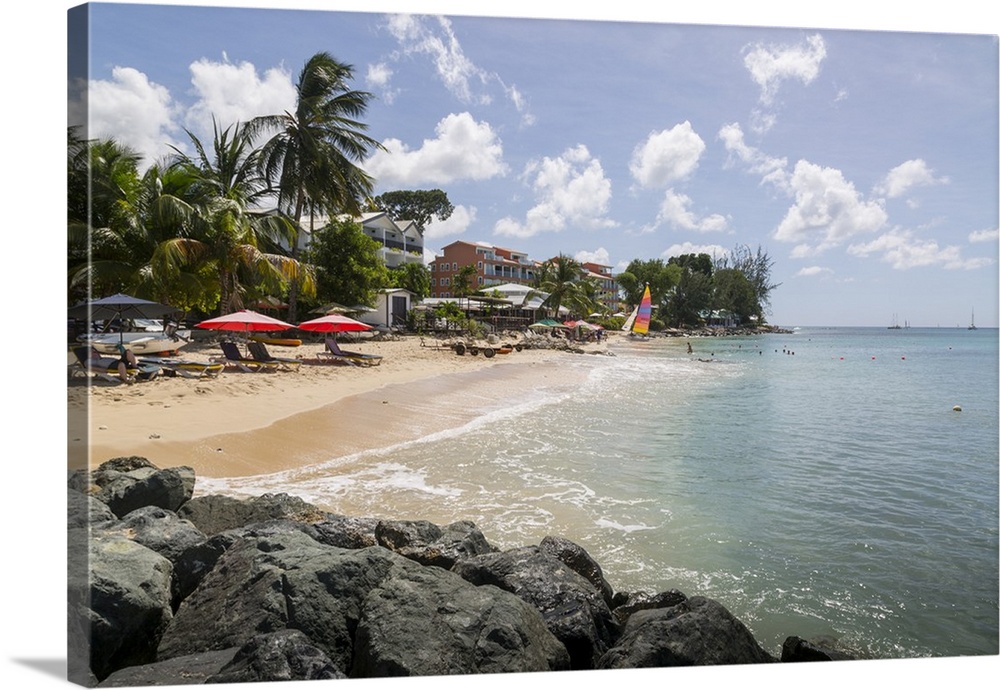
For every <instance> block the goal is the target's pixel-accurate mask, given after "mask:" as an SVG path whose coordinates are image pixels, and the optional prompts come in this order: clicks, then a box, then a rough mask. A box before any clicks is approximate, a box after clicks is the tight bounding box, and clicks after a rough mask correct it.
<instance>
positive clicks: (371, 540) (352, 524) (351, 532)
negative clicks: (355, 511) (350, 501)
mask: <svg viewBox="0 0 1000 690" xmlns="http://www.w3.org/2000/svg"><path fill="white" fill-rule="evenodd" d="M378 523H379V521H378V519H376V518H355V517H347V516H344V515H327V516H326V519H324V520H322V521H321V522H316V523H313V527H314V528H315V529H316V532H317V537H316V539H317V541H319V542H321V543H323V544H329V545H330V546H339V547H340V548H342V549H363V548H366V547H368V546H375V544H377V543H378V541H377V540H376V539H375V528H376V527H377V526H378Z"/></svg>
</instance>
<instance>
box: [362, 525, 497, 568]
mask: <svg viewBox="0 0 1000 690" xmlns="http://www.w3.org/2000/svg"><path fill="white" fill-rule="evenodd" d="M375 538H376V540H377V541H378V544H379V546H384V547H385V548H387V549H389V550H390V551H395V552H396V553H398V554H399V555H400V556H405V557H406V558H409V559H411V560H414V561H416V562H417V563H420V564H421V565H434V566H438V567H439V568H444V569H446V570H447V569H450V568H451V567H452V566H453V565H455V563H456V562H457V561H459V560H461V559H463V558H470V557H472V556H478V555H480V554H484V553H494V552H496V549H495V548H494V547H493V546H490V544H489V543H488V542H487V541H486V537H484V536H483V533H482V532H480V531H479V528H478V527H476V525H475V524H474V523H472V522H469V521H467V520H463V521H460V522H454V523H452V524H450V525H447V526H445V527H443V528H442V527H438V526H437V525H435V524H433V523H431V522H428V521H426V520H391V521H390V520H383V521H380V522H379V523H378V524H377V525H376V527H375Z"/></svg>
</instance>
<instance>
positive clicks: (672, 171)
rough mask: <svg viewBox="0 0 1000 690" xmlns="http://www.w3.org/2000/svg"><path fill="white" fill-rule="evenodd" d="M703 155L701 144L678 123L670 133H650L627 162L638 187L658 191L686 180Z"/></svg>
mask: <svg viewBox="0 0 1000 690" xmlns="http://www.w3.org/2000/svg"><path fill="white" fill-rule="evenodd" d="M704 152H705V142H704V141H703V140H702V138H701V137H699V136H698V134H697V133H696V132H695V131H694V128H693V127H691V123H690V122H687V121H685V122H682V123H681V124H679V125H676V126H674V127H673V128H671V129H665V130H662V131H660V132H653V133H651V134H650V135H649V136H648V137H647V138H646V141H644V142H643V143H642V144H640V145H638V146H636V148H635V150H634V151H633V152H632V160H631V161H630V162H629V171H630V172H631V173H632V177H633V178H634V179H635V180H636V182H638V183H639V184H640V185H641V186H642V187H646V188H656V189H662V188H664V187H666V186H668V185H670V184H672V183H674V182H676V181H678V180H683V179H684V178H686V177H689V176H690V175H691V174H692V173H693V172H694V171H695V169H697V167H698V159H700V158H701V155H702V154H703V153H704Z"/></svg>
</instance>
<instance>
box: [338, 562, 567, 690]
mask: <svg viewBox="0 0 1000 690" xmlns="http://www.w3.org/2000/svg"><path fill="white" fill-rule="evenodd" d="M354 659H355V661H354V668H353V670H352V673H351V675H352V676H353V677H359V678H365V677H380V676H440V675H449V674H456V673H461V674H469V673H523V672H529V671H560V670H566V669H568V668H569V655H568V653H567V652H566V649H565V647H564V646H563V645H562V644H560V643H559V641H558V640H556V638H555V637H553V636H552V634H551V633H550V632H549V631H548V630H547V629H546V627H545V623H544V621H543V620H542V618H541V616H539V615H538V612H537V611H535V610H534V609H533V608H532V607H531V606H529V605H528V604H527V603H525V602H524V601H522V600H521V599H519V598H518V597H516V596H514V595H512V594H509V593H507V592H503V591H501V590H499V589H497V588H496V587H490V586H486V587H474V586H472V585H470V584H469V583H467V582H465V581H464V580H462V579H461V578H459V577H458V576H456V575H455V574H454V573H450V572H448V571H446V570H442V569H440V568H433V567H430V568H428V567H423V568H414V567H408V568H401V569H398V570H395V571H393V573H392V577H390V578H388V579H387V580H386V581H385V582H383V583H382V584H381V585H380V586H379V587H378V588H376V589H374V590H373V591H372V592H371V594H369V595H368V596H367V597H366V598H365V599H364V602H363V605H362V609H361V620H360V622H359V624H358V634H357V640H356V642H355V655H354Z"/></svg>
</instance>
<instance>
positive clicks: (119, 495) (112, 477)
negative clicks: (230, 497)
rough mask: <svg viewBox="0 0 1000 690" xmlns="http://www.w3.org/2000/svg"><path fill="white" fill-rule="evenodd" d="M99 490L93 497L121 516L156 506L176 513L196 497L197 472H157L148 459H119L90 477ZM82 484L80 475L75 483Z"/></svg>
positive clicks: (111, 461)
mask: <svg viewBox="0 0 1000 690" xmlns="http://www.w3.org/2000/svg"><path fill="white" fill-rule="evenodd" d="M90 480H91V482H92V484H93V485H95V486H96V487H97V491H96V492H94V491H93V487H90V492H91V493H92V495H93V496H94V497H95V498H97V499H98V500H100V501H103V502H104V503H106V504H107V505H108V507H109V508H110V509H111V511H112V512H113V513H114V514H115V515H116V516H118V517H122V516H123V515H126V514H127V513H130V512H132V511H133V510H136V509H137V508H145V507H147V506H156V507H158V508H165V509H166V510H172V511H176V510H177V509H178V508H180V507H181V506H182V505H184V503H185V502H187V501H188V500H190V498H191V496H192V495H193V494H194V481H195V477H194V470H193V469H192V468H190V467H173V468H168V469H164V470H161V469H157V468H156V466H155V465H153V464H152V463H150V462H149V461H148V460H146V459H145V458H140V457H129V458H116V459H114V460H109V461H107V462H105V463H103V464H102V465H101V466H100V467H98V468H97V469H96V470H94V472H93V473H91V475H90ZM80 482H81V478H80V477H79V476H74V477H72V478H71V483H72V484H74V485H77V484H79V483H80Z"/></svg>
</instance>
